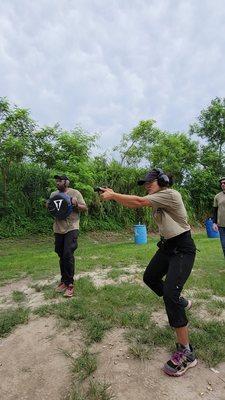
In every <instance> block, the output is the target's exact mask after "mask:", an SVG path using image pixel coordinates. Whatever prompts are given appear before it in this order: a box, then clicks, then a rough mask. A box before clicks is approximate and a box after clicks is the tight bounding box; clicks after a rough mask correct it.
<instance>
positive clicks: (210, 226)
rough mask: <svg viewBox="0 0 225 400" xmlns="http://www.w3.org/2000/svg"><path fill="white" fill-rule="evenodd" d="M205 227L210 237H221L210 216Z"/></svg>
mask: <svg viewBox="0 0 225 400" xmlns="http://www.w3.org/2000/svg"><path fill="white" fill-rule="evenodd" d="M205 228H206V232H207V236H208V238H219V237H220V234H219V232H216V231H214V230H213V220H212V218H208V219H206V220H205Z"/></svg>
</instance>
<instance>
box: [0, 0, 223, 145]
mask: <svg viewBox="0 0 225 400" xmlns="http://www.w3.org/2000/svg"><path fill="white" fill-rule="evenodd" d="M0 96H7V97H8V98H9V100H10V101H11V102H12V103H16V104H17V105H19V106H21V107H26V108H29V109H30V110H31V114H32V117H33V118H34V119H35V120H36V121H38V122H39V124H40V125H41V126H42V125H49V124H54V123H55V122H59V123H60V124H61V126H62V127H63V128H66V129H72V128H73V127H75V126H76V125H81V126H82V127H83V128H84V129H85V130H87V131H88V132H90V133H94V132H99V133H101V139H100V140H99V151H100V152H102V151H104V150H106V149H107V148H112V147H113V146H114V145H116V144H118V143H119V141H120V138H121V136H122V134H123V133H127V132H129V131H130V130H131V129H132V128H133V127H135V126H136V125H137V124H138V122H139V121H140V120H142V119H149V118H153V119H155V120H156V121H157V126H158V127H160V128H161V129H164V130H168V131H170V132H175V131H187V129H188V126H189V124H190V123H193V122H194V121H195V118H196V117H197V116H198V115H199V113H200V111H201V109H202V108H204V107H206V106H207V105H208V104H209V103H210V101H211V100H212V99H213V98H214V97H216V96H219V97H225V0H38V1H30V0H10V1H9V0H1V1H0Z"/></svg>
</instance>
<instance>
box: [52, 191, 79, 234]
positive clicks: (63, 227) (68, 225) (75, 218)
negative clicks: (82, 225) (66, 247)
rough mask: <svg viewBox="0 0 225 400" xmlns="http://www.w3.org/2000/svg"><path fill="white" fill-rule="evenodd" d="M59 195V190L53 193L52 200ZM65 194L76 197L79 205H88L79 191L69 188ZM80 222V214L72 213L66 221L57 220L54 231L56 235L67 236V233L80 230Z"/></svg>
mask: <svg viewBox="0 0 225 400" xmlns="http://www.w3.org/2000/svg"><path fill="white" fill-rule="evenodd" d="M58 193H59V191H58V190H56V191H55V192H52V193H51V195H50V198H51V197H53V196H55V195H56V194H58ZM65 193H66V194H67V195H68V196H70V197H75V198H76V199H77V201H78V203H79V204H84V205H86V203H85V201H84V199H83V196H82V194H81V193H80V192H79V191H78V190H76V189H72V188H68V190H67V191H66V192H65ZM79 222H80V213H78V212H76V211H72V213H71V214H70V215H69V216H68V217H67V218H66V219H63V220H59V219H57V218H55V221H54V224H53V231H54V233H61V234H65V233H67V232H70V231H73V230H74V229H79Z"/></svg>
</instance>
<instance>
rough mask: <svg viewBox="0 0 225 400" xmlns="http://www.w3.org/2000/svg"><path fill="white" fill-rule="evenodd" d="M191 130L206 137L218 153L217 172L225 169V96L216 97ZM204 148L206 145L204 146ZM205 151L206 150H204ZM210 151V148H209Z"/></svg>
mask: <svg viewBox="0 0 225 400" xmlns="http://www.w3.org/2000/svg"><path fill="white" fill-rule="evenodd" d="M190 132H191V133H192V134H196V135H198V136H199V137H201V138H203V139H206V140H207V142H208V145H209V146H211V148H212V150H213V151H216V152H217V154H218V157H217V173H219V174H221V172H222V173H223V171H224V156H223V152H224V144H225V98H223V99H220V98H219V97H216V98H215V99H213V100H212V101H211V104H210V105H209V107H207V108H206V109H203V110H202V111H201V113H200V115H199V117H198V123H194V124H193V125H191V126H190ZM202 147H203V148H204V145H203V146H202ZM203 151H204V150H203ZM207 152H208V150H207Z"/></svg>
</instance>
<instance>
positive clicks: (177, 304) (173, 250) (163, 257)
mask: <svg viewBox="0 0 225 400" xmlns="http://www.w3.org/2000/svg"><path fill="white" fill-rule="evenodd" d="M158 246H159V250H158V251H157V252H156V254H155V255H154V256H153V258H152V259H151V261H150V263H149V264H148V266H147V268H146V270H145V272H144V276H143V280H144V282H145V283H146V285H148V286H149V287H150V288H151V289H152V290H153V291H154V292H155V293H156V294H157V295H158V296H163V300H164V303H165V307H166V312H167V316H168V320H169V324H170V326H172V327H174V328H181V327H183V326H186V325H187V323H188V320H187V317H186V314H185V306H184V302H183V301H182V299H180V294H181V291H182V289H183V286H184V284H185V282H186V280H187V279H188V277H189V275H190V273H191V270H192V267H193V265H194V260H195V253H196V248H195V244H194V241H193V239H192V238H191V234H190V231H188V232H185V233H183V234H181V235H179V236H176V237H175V238H172V239H169V240H166V241H161V242H159V243H158ZM164 276H165V280H163V279H162V278H163V277H164Z"/></svg>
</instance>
